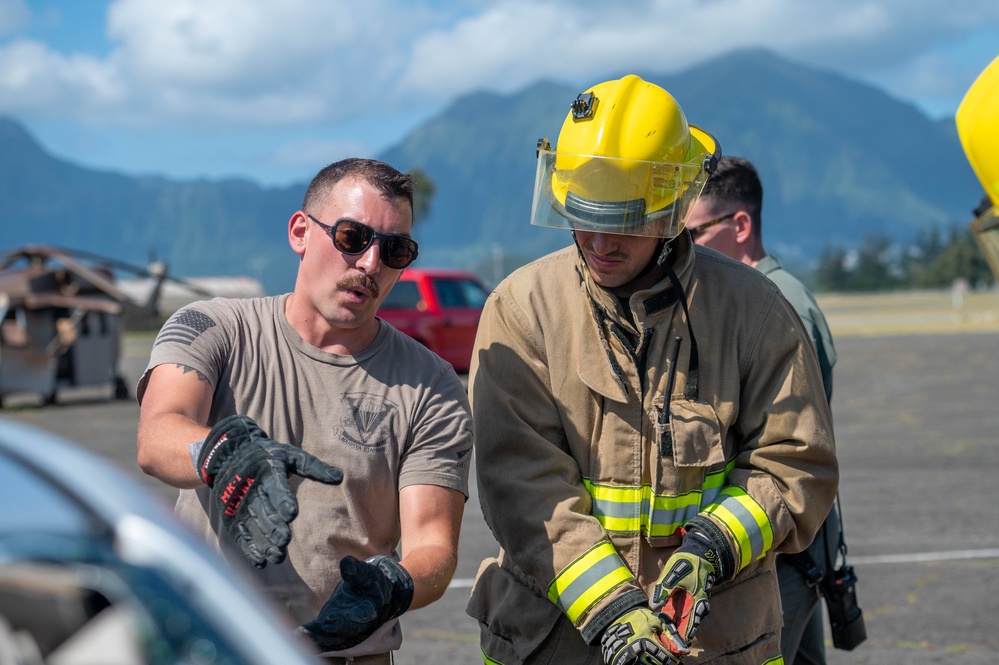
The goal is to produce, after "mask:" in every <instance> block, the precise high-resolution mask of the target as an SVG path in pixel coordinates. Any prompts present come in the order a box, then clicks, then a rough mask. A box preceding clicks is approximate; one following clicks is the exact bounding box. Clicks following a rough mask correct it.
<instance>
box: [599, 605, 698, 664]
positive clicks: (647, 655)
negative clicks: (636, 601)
mask: <svg viewBox="0 0 999 665" xmlns="http://www.w3.org/2000/svg"><path fill="white" fill-rule="evenodd" d="M600 650H601V652H602V653H603V656H604V663H606V665H637V664H638V663H643V664H647V665H679V663H680V657H681V656H685V655H687V654H688V653H690V650H689V649H688V648H687V645H686V644H684V643H683V641H682V640H681V639H680V638H679V635H677V634H676V629H675V628H673V625H672V624H670V623H669V622H668V621H664V620H663V619H662V617H661V616H660V615H659V614H657V613H656V612H653V611H652V610H650V609H648V608H646V607H636V608H634V609H631V610H629V611H627V612H625V613H624V614H622V615H621V616H619V617H618V618H617V619H615V620H614V621H612V622H611V624H610V625H609V626H607V629H606V630H604V634H603V635H601V636H600Z"/></svg>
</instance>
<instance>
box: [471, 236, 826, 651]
mask: <svg viewBox="0 0 999 665" xmlns="http://www.w3.org/2000/svg"><path fill="white" fill-rule="evenodd" d="M674 244H675V248H674V250H673V252H674V257H675V258H674V260H675V264H674V266H675V269H676V274H677V276H678V278H679V281H680V282H681V284H682V285H683V289H684V291H685V292H686V295H687V303H688V307H689V312H690V323H691V325H692V327H693V331H694V338H695V340H696V345H697V351H698V354H697V360H698V361H699V362H698V364H697V367H698V372H697V374H698V378H697V388H698V394H697V399H696V400H692V399H689V397H690V395H689V394H686V393H687V390H688V386H689V384H690V383H691V367H692V363H691V360H692V358H691V349H692V344H691V340H690V334H689V332H688V325H687V317H686V315H685V314H684V311H683V308H682V307H681V305H680V304H679V303H678V302H677V299H676V296H675V293H674V289H673V287H672V286H671V283H670V280H668V279H665V280H663V281H662V282H660V283H659V284H658V285H656V286H655V287H653V288H652V289H649V290H647V291H641V292H638V293H636V294H634V295H633V296H632V297H631V299H630V303H629V304H630V308H631V316H630V317H629V316H626V315H624V312H623V309H622V305H621V303H620V302H619V301H618V299H617V298H615V297H614V296H613V295H612V294H611V293H609V292H608V291H606V290H604V289H602V288H600V287H597V286H596V285H595V284H594V283H593V281H592V279H591V278H590V276H589V274H588V272H587V271H586V268H585V265H584V264H583V262H582V260H581V259H580V257H579V255H578V252H577V250H576V249H575V247H569V248H566V249H565V250H562V251H559V252H556V253H554V254H551V255H549V256H546V257H544V258H542V259H539V260H538V261H535V262H534V263H532V264H530V265H528V266H525V267H524V268H522V269H520V270H519V271H517V272H516V273H514V274H513V275H511V276H510V277H509V278H507V279H506V280H505V281H504V282H503V283H501V284H500V285H499V286H498V287H497V289H496V290H495V292H494V293H493V294H492V295H491V297H490V298H489V301H488V302H487V304H486V307H485V310H484V312H483V314H482V319H481V322H480V324H479V331H478V337H477V340H476V348H475V352H474V356H473V365H472V370H471V380H470V391H471V400H472V407H473V416H474V423H475V453H476V462H475V464H476V474H477V478H478V484H479V496H480V501H481V504H482V509H483V512H484V515H485V518H486V521H487V523H488V524H489V526H490V528H491V529H492V532H493V534H494V535H495V536H496V538H497V540H498V541H499V543H500V545H501V548H502V549H501V551H500V553H499V555H498V557H497V558H495V559H493V558H490V559H487V560H486V561H484V562H483V563H482V566H481V567H480V570H479V574H478V576H477V579H476V583H475V587H474V589H473V592H472V597H471V599H470V602H469V605H468V612H469V614H470V615H471V616H473V617H475V618H477V619H478V620H479V621H480V624H481V628H482V646H483V650H484V653H485V655H486V657H487V659H491V660H492V661H494V662H498V663H503V664H504V665H514V663H519V662H553V663H555V662H566V663H568V662H572V663H573V664H574V665H575V664H577V663H584V662H585V663H594V664H598V663H602V662H603V661H602V658H601V656H600V649H599V632H600V631H601V630H602V628H603V626H605V625H606V624H607V622H608V621H609V617H612V616H614V615H616V614H617V613H619V608H620V607H622V606H625V605H628V604H629V603H633V602H634V600H635V598H636V597H638V596H636V594H643V595H644V596H645V597H647V596H648V594H649V593H650V592H651V590H652V587H653V585H654V584H655V582H656V579H657V577H658V575H659V574H660V572H661V570H662V567H663V565H664V563H665V562H666V560H667V559H668V557H669V556H670V554H671V553H672V552H673V550H674V549H675V548H676V546H677V544H678V543H679V536H678V535H676V534H675V531H674V529H673V527H672V526H669V524H670V520H669V519H665V520H664V524H660V525H658V526H654V525H652V524H651V522H653V521H654V519H653V518H651V517H649V513H651V512H654V511H655V510H657V508H656V507H657V506H660V505H662V506H676V505H683V504H684V501H686V500H687V499H688V498H689V497H693V499H692V500H693V502H694V503H693V507H692V508H691V507H690V506H689V505H688V507H687V509H686V510H687V512H686V513H684V512H683V511H682V510H681V511H680V512H679V513H677V514H676V515H674V517H675V518H676V519H678V520H680V522H677V524H679V523H681V522H682V521H683V520H685V519H689V517H691V516H692V515H694V514H697V513H698V512H700V513H701V514H702V515H704V514H705V512H704V509H705V508H706V507H707V506H708V505H710V504H711V503H712V502H713V501H716V500H717V501H720V500H721V499H722V498H725V495H724V491H729V492H730V493H731V494H732V496H738V497H741V499H740V500H741V502H742V503H741V504H739V505H742V506H749V507H751V508H752V510H751V511H750V513H751V514H752V515H753V516H755V520H756V524H757V525H758V526H759V533H756V534H755V535H756V536H758V537H756V538H745V539H744V542H742V543H741V544H740V543H739V541H738V535H737V534H734V533H733V531H732V530H731V529H730V528H728V527H727V526H726V523H725V522H724V520H723V519H719V518H718V517H717V514H712V515H711V519H712V520H713V521H714V522H715V523H717V524H718V526H719V527H720V528H722V531H723V533H726V534H727V538H728V540H730V546H732V547H733V548H734V551H736V552H741V555H740V561H739V564H738V565H739V567H740V569H739V571H738V573H737V574H736V575H735V576H734V577H733V578H731V579H729V580H727V581H725V582H724V583H722V584H719V585H716V587H715V588H714V589H713V591H712V594H711V597H710V603H711V611H710V614H709V615H708V616H707V618H705V619H704V621H703V622H702V623H701V627H700V630H699V633H698V635H697V637H696V638H695V640H694V644H693V646H694V650H693V653H692V656H691V657H689V658H687V659H685V661H684V662H685V663H698V662H705V661H708V660H711V661H712V662H715V660H714V659H716V658H717V659H718V661H717V662H719V663H726V664H727V663H752V664H753V665H757V664H759V663H763V662H766V661H767V660H768V659H771V658H773V657H775V656H776V655H777V654H778V651H779V640H778V638H779V631H780V627H781V612H780V601H779V595H778V591H777V581H776V575H775V574H774V555H775V554H776V553H777V552H794V551H800V550H802V549H803V548H804V547H806V546H807V545H808V544H809V543H810V542H811V540H812V537H813V535H814V533H815V532H816V530H817V529H818V527H819V526H820V524H821V523H822V520H823V519H824V518H825V516H826V514H828V512H829V508H830V505H831V503H832V501H833V498H834V496H835V493H836V488H837V483H838V468H837V463H836V457H835V452H834V446H833V433H832V420H831V417H830V413H829V408H828V405H827V402H826V398H825V394H824V392H823V387H822V379H821V376H820V372H819V368H818V364H817V361H816V358H815V355H814V350H813V347H812V344H811V342H810V341H809V338H808V335H807V333H806V331H805V330H804V329H803V327H802V325H801V322H800V320H799V319H798V316H797V315H796V314H795V312H794V310H793V309H792V307H791V306H790V305H789V304H788V303H787V302H786V301H785V300H784V298H783V297H782V296H781V295H780V292H779V291H778V289H777V287H776V286H774V284H773V283H772V282H770V281H769V280H768V279H767V278H766V277H764V276H763V275H761V274H760V273H759V272H757V271H756V270H754V269H752V268H749V267H747V266H744V265H742V264H740V263H738V262H736V261H732V260H730V259H727V258H725V257H723V256H722V255H721V254H718V253H716V252H713V251H711V250H705V249H704V248H701V247H697V248H696V250H695V249H694V247H693V245H692V243H691V241H690V238H689V236H688V234H687V233H686V232H685V233H683V234H682V235H681V236H680V237H679V238H678V239H677V240H676V241H675V243H674ZM632 320H633V321H634V323H632V322H631V321H632ZM677 337H682V338H683V339H682V342H681V343H680V350H679V355H678V358H677V362H676V372H675V379H674V384H673V389H672V391H671V393H670V400H669V401H670V406H669V418H668V421H669V424H668V426H663V425H661V424H659V421H660V415H661V412H662V410H663V404H664V395H665V391H666V386H667V381H668V376H669V370H670V366H671V354H672V353H673V348H674V345H675V344H676V342H675V338H677ZM629 346H633V347H634V350H631V351H630V350H629V348H628V347H629ZM667 427H668V429H669V433H670V434H671V435H672V446H671V447H670V446H668V445H667V446H666V447H665V448H664V447H663V445H662V442H663V432H664V429H666V428H667ZM629 488H630V489H629ZM624 489H627V490H628V492H630V493H627V492H625V493H622V490H624ZM719 490H723V494H722V495H718V492H719ZM600 492H608V493H609V494H608V495H607V496H611V497H616V498H618V499H619V498H621V497H622V496H627V497H632V498H634V502H633V503H628V502H624V503H618V504H614V503H613V501H611V503H601V502H600V501H599V500H595V499H594V496H595V495H596V496H598V497H602V496H604V495H603V494H600ZM639 497H640V498H639ZM629 500H630V499H629ZM687 503H688V504H689V501H687ZM729 503H730V505H734V504H731V502H729ZM608 506H610V508H608ZM614 511H618V513H620V514H617V515H615V516H616V517H617V518H619V519H618V521H614V520H612V519H610V518H609V517H607V516H608V515H609V514H610V513H611V512H614ZM629 511H630V512H629ZM690 511H693V512H690ZM656 514H657V515H659V518H662V511H661V512H660V513H656ZM667 514H668V511H667ZM600 515H602V516H604V517H603V518H602V519H601V518H598V516H600ZM636 525H640V526H637V527H636ZM674 526H675V525H674ZM632 527H635V528H632ZM664 528H666V529H667V530H668V532H664V531H663V529H664ZM754 533H755V532H754ZM607 541H609V542H610V544H611V545H612V546H613V550H616V553H617V557H619V559H618V558H616V557H613V556H612V557H610V558H609V560H614V561H617V560H619V561H620V562H622V563H623V565H624V566H626V567H627V569H628V572H629V576H630V579H628V578H625V579H619V578H620V575H619V576H618V578H614V579H615V580H616V581H609V580H612V577H611V576H607V575H604V572H605V571H604V572H601V573H600V574H599V575H598V574H596V573H590V574H581V575H577V573H579V572H580V570H582V569H584V568H585V566H587V565H589V564H587V563H586V561H587V560H588V559H589V558H590V557H592V556H593V553H595V552H598V551H599V549H600V548H599V547H598V545H599V544H600V543H601V542H604V543H606V542H607ZM750 541H752V542H750ZM608 547H609V546H607V545H605V546H604V549H605V550H606V549H607V548H608ZM594 548H597V549H594ZM606 560H608V559H606V558H605V561H606ZM593 570H594V571H595V570H596V566H594V568H593ZM567 571H572V579H569V574H568V572H567ZM569 581H574V582H575V583H576V586H575V587H573V586H572V585H569V584H568V583H567V582H569ZM581 588H588V589H589V592H590V593H589V595H588V594H586V593H579V591H580V589H581ZM570 596H573V600H574V602H573V605H572V608H571V610H569V611H567V608H566V607H564V606H562V607H560V605H559V604H557V602H558V603H563V602H565V603H568V602H569V600H567V599H568V598H569V597H570ZM570 617H571V618H570ZM573 625H574V628H571V626H573ZM570 628H571V629H570ZM542 643H544V647H543V648H541V647H542ZM556 644H557V645H558V646H555V647H553V645H556ZM552 648H555V649H557V651H558V653H554V654H553V653H552V652H551V649H552ZM559 654H561V655H559ZM570 654H571V656H570Z"/></svg>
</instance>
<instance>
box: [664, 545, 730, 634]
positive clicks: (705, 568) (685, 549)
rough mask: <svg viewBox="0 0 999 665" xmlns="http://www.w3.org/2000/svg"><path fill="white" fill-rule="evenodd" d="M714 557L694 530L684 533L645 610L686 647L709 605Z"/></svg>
mask: <svg viewBox="0 0 999 665" xmlns="http://www.w3.org/2000/svg"><path fill="white" fill-rule="evenodd" d="M719 565H720V564H719V562H718V556H717V554H716V553H715V551H714V550H713V549H712V547H711V543H710V542H709V541H708V539H707V538H706V537H704V536H703V534H701V533H700V532H698V531H688V532H687V533H686V534H685V536H684V539H683V542H682V543H681V544H680V547H678V548H677V550H676V551H675V552H673V555H672V556H671V557H670V558H669V559H667V560H666V565H665V566H663V571H662V573H661V574H660V575H659V579H658V580H657V581H656V585H655V587H653V588H652V597H651V598H649V607H651V608H652V609H654V610H656V609H657V610H659V611H660V612H661V613H662V614H663V616H665V617H666V619H667V621H670V622H672V623H673V625H675V626H676V629H677V631H678V632H679V634H680V637H681V638H682V639H683V641H684V642H685V643H686V644H688V645H689V644H690V643H691V641H692V640H693V639H694V635H695V634H696V633H697V629H698V627H699V626H700V625H701V620H702V619H704V617H706V616H707V615H708V611H709V610H710V609H711V604H710V603H709V602H708V594H709V593H710V592H711V587H712V585H714V583H715V580H716V578H717V576H718V572H719V571H718V568H719Z"/></svg>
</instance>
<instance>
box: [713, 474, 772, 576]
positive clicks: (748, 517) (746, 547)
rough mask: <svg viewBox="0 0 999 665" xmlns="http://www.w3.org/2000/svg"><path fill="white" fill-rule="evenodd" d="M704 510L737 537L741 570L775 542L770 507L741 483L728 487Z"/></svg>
mask: <svg viewBox="0 0 999 665" xmlns="http://www.w3.org/2000/svg"><path fill="white" fill-rule="evenodd" d="M704 512H705V513H707V514H708V515H711V516H712V517H714V518H715V519H716V520H718V521H720V522H721V523H722V524H724V525H725V527H726V528H727V529H728V531H729V533H730V534H731V535H732V539H733V540H734V541H735V544H736V548H737V551H736V552H735V556H736V561H737V563H738V566H739V570H742V569H743V568H745V567H746V566H748V565H749V564H750V562H752V561H755V560H756V559H760V558H762V557H763V556H764V555H765V554H766V553H767V552H769V551H770V548H772V547H773V545H774V532H773V528H772V527H771V525H770V519H769V518H768V517H767V513H766V511H764V510H763V508H762V507H761V506H760V504H758V503H757V502H756V499H754V498H753V497H751V496H749V494H747V493H746V490H744V489H742V488H741V487H726V488H725V489H723V490H722V491H721V493H720V494H719V497H718V500H717V501H716V502H715V503H713V504H712V505H710V506H706V507H705V508H704Z"/></svg>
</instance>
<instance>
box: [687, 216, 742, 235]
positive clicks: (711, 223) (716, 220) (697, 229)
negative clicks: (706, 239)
mask: <svg viewBox="0 0 999 665" xmlns="http://www.w3.org/2000/svg"><path fill="white" fill-rule="evenodd" d="M737 214H738V211H736V212H730V213H729V214H727V215H722V216H721V217H715V218H714V219H712V220H711V221H709V222H704V223H703V224H701V225H700V226H694V227H690V226H688V227H687V230H688V231H690V237H691V238H693V239H694V240H697V239H698V238H700V237H701V234H702V233H704V232H705V231H707V230H708V229H709V228H711V227H712V226H714V225H715V224H721V223H722V222H724V221H725V220H726V219H728V218H729V217H735V216H736V215H737Z"/></svg>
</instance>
